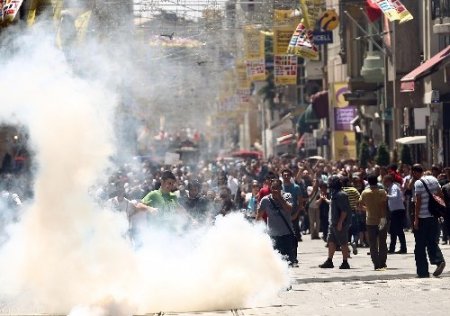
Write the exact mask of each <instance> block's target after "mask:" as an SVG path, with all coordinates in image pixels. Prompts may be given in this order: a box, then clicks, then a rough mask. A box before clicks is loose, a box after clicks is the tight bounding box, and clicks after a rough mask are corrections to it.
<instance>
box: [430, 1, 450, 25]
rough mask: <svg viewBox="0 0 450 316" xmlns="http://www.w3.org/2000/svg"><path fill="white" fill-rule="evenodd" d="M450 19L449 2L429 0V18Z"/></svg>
mask: <svg viewBox="0 0 450 316" xmlns="http://www.w3.org/2000/svg"><path fill="white" fill-rule="evenodd" d="M444 17H450V0H431V18H432V19H433V20H435V19H439V18H440V19H442V18H444Z"/></svg>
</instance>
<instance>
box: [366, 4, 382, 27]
mask: <svg viewBox="0 0 450 316" xmlns="http://www.w3.org/2000/svg"><path fill="white" fill-rule="evenodd" d="M366 11H367V16H368V17H369V20H370V22H374V21H376V20H378V19H379V18H380V17H381V16H382V15H383V12H382V11H381V9H380V8H379V7H378V5H377V4H376V3H374V2H372V0H366Z"/></svg>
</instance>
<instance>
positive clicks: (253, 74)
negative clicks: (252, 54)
mask: <svg viewBox="0 0 450 316" xmlns="http://www.w3.org/2000/svg"><path fill="white" fill-rule="evenodd" d="M245 63H246V65H247V78H248V79H250V80H251V81H264V80H266V63H265V61H264V58H263V59H254V60H247V61H246V62H245Z"/></svg>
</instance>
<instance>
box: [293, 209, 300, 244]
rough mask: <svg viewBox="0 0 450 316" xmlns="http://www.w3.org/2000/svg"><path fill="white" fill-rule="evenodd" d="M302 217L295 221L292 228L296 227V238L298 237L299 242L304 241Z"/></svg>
mask: <svg viewBox="0 0 450 316" xmlns="http://www.w3.org/2000/svg"><path fill="white" fill-rule="evenodd" d="M300 216H301V215H300ZM300 216H298V217H297V218H296V219H294V220H293V221H292V226H293V227H294V233H295V237H297V239H298V240H300V239H302V232H301V229H300Z"/></svg>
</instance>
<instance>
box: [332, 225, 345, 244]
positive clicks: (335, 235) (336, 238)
mask: <svg viewBox="0 0 450 316" xmlns="http://www.w3.org/2000/svg"><path fill="white" fill-rule="evenodd" d="M348 229H349V227H342V230H341V231H338V230H337V229H336V226H330V229H329V231H328V237H327V241H328V242H332V243H333V244H335V245H337V246H342V245H347V244H348Z"/></svg>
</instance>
